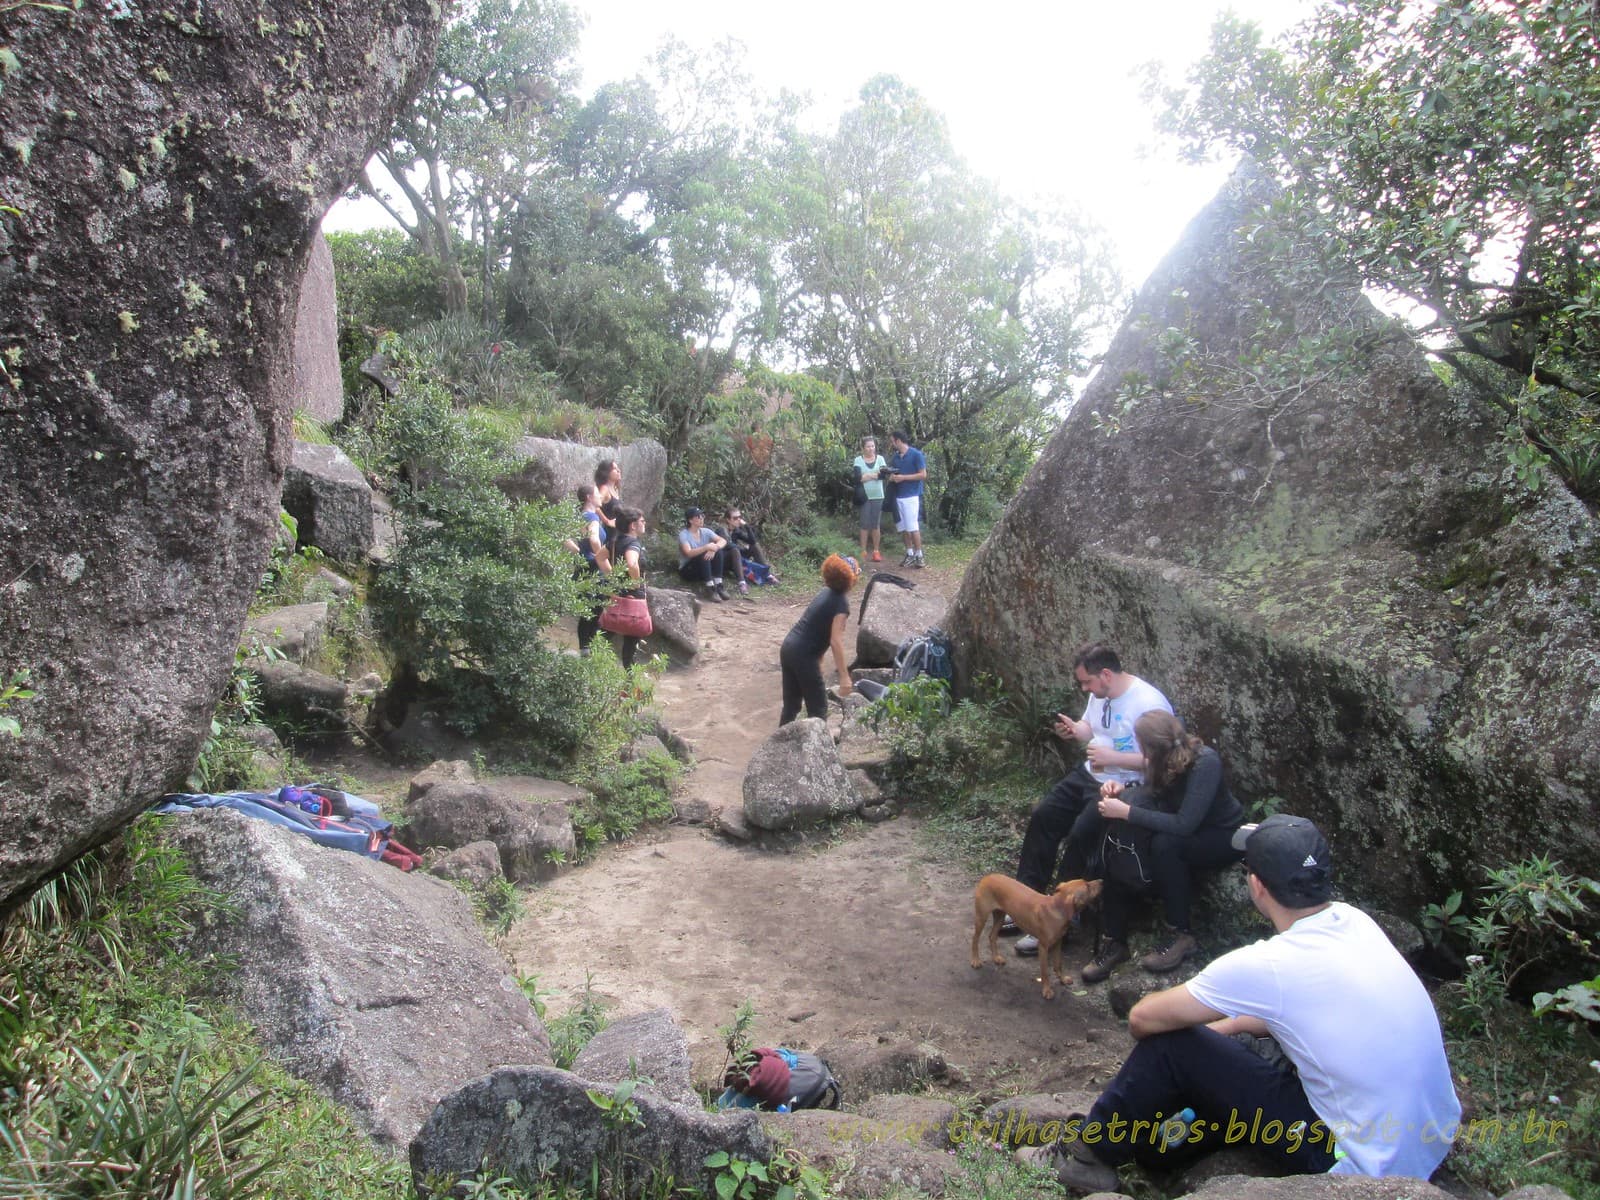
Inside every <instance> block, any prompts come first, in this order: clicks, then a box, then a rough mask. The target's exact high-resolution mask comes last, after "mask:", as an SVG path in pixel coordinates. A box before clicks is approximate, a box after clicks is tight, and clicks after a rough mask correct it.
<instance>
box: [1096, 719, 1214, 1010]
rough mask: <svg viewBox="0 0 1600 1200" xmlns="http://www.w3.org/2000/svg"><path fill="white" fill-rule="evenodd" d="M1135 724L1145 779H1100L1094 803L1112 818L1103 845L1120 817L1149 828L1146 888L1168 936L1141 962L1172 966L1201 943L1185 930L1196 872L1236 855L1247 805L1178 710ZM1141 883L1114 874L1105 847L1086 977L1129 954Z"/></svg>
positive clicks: (1151, 967) (1100, 974)
mask: <svg viewBox="0 0 1600 1200" xmlns="http://www.w3.org/2000/svg"><path fill="white" fill-rule="evenodd" d="M1133 731H1134V736H1135V737H1136V738H1137V739H1138V742H1139V749H1140V751H1141V752H1142V753H1143V754H1144V784H1143V786H1141V787H1137V788H1126V787H1125V786H1124V785H1123V784H1122V783H1121V782H1119V781H1118V780H1115V779H1111V780H1107V781H1106V782H1105V783H1102V784H1101V785H1100V803H1099V806H1098V807H1099V813H1100V816H1101V817H1102V818H1104V819H1105V820H1106V821H1108V822H1111V825H1110V826H1109V829H1108V833H1107V839H1106V844H1107V846H1110V844H1111V840H1112V837H1113V836H1114V834H1113V832H1112V831H1114V830H1115V829H1116V828H1117V826H1118V825H1119V824H1126V825H1128V826H1132V827H1134V830H1147V831H1149V837H1148V838H1147V839H1144V840H1143V841H1142V851H1141V855H1142V857H1143V859H1144V860H1145V861H1144V862H1143V864H1142V867H1143V869H1144V870H1147V871H1148V876H1147V878H1148V880H1149V887H1150V889H1151V890H1153V891H1154V892H1155V893H1156V895H1158V896H1160V897H1161V906H1162V912H1163V915H1164V916H1165V917H1166V920H1167V936H1166V938H1165V939H1164V941H1163V943H1162V945H1161V947H1160V948H1159V949H1157V950H1154V951H1152V952H1151V953H1149V954H1146V955H1145V956H1144V957H1143V958H1141V959H1140V960H1139V965H1140V966H1141V967H1143V968H1144V969H1145V970H1146V971H1150V972H1153V973H1157V974H1159V973H1161V972H1165V971H1174V970H1176V969H1177V968H1178V967H1180V966H1182V965H1183V962H1184V960H1185V959H1187V958H1188V957H1189V956H1190V955H1192V954H1195V953H1196V952H1197V951H1198V950H1199V948H1200V947H1199V945H1198V943H1196V942H1195V940H1194V936H1193V934H1191V933H1190V931H1189V906H1190V898H1191V895H1192V893H1193V890H1194V882H1193V876H1194V873H1195V872H1196V871H1211V870H1215V869H1216V868H1218V867H1222V866H1226V865H1228V864H1229V863H1233V862H1237V861H1238V859H1239V852H1238V851H1237V850H1235V849H1234V848H1233V834H1234V831H1235V830H1236V829H1238V828H1239V825H1240V823H1241V822H1243V821H1244V806H1243V805H1242V804H1240V803H1239V801H1238V800H1236V799H1235V798H1234V795H1233V793H1232V792H1231V791H1229V790H1228V781H1227V779H1225V778H1224V777H1223V773H1222V759H1221V757H1220V756H1219V755H1218V754H1217V752H1216V751H1215V750H1213V749H1212V748H1211V747H1210V746H1207V745H1206V744H1205V743H1204V742H1202V741H1201V740H1200V739H1199V738H1197V737H1195V736H1194V735H1193V734H1191V733H1189V732H1188V731H1187V730H1186V729H1184V727H1183V722H1182V721H1180V720H1178V718H1177V717H1175V716H1173V715H1172V714H1171V713H1169V712H1161V711H1160V710H1159V709H1157V710H1153V711H1151V712H1147V713H1145V714H1144V716H1142V717H1140V718H1139V719H1138V720H1137V721H1135V722H1134V726H1133ZM1134 830H1130V831H1129V832H1130V833H1132V832H1134ZM1145 851H1147V853H1144V852H1145ZM1141 890H1142V889H1141V888H1139V887H1137V886H1130V885H1129V883H1127V882H1126V881H1124V880H1123V879H1120V878H1118V873H1117V872H1116V871H1114V870H1113V869H1112V868H1111V864H1110V862H1109V853H1108V861H1107V869H1106V879H1105V891H1104V892H1103V893H1102V894H1101V899H1100V922H1101V930H1102V932H1103V933H1104V934H1105V941H1104V942H1103V943H1102V944H1101V947H1100V953H1099V954H1097V955H1096V956H1095V960H1094V962H1092V963H1090V964H1089V965H1088V966H1087V967H1085V968H1084V969H1083V981H1084V982H1085V983H1098V982H1099V981H1100V980H1102V979H1104V978H1105V977H1106V976H1108V975H1110V974H1111V969H1112V968H1113V967H1115V966H1116V965H1117V964H1118V963H1120V962H1124V961H1126V959H1127V957H1128V917H1129V915H1130V914H1131V912H1132V909H1133V906H1134V905H1135V904H1136V903H1137V901H1138V897H1139V894H1140V891H1141Z"/></svg>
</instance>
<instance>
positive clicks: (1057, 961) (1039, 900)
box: [972, 875, 1103, 1000]
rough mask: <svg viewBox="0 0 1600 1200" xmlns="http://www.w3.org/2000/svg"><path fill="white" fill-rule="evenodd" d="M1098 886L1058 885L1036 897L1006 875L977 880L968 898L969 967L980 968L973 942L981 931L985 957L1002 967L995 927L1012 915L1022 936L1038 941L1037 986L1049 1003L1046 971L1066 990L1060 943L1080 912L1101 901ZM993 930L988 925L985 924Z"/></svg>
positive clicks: (1089, 882)
mask: <svg viewBox="0 0 1600 1200" xmlns="http://www.w3.org/2000/svg"><path fill="white" fill-rule="evenodd" d="M1102 886H1103V885H1102V884H1101V882H1100V881H1099V880H1098V879H1069V880H1067V882H1066V883H1063V884H1058V885H1057V886H1056V890H1055V891H1054V892H1053V893H1051V894H1050V895H1048V896H1046V895H1041V894H1040V893H1038V892H1036V891H1034V890H1033V889H1032V888H1031V887H1029V886H1028V885H1027V884H1024V883H1018V882H1017V881H1016V880H1015V879H1012V878H1011V877H1010V876H1008V875H985V876H984V877H983V878H982V879H980V880H978V886H977V888H976V889H975V890H974V891H973V893H972V909H973V913H972V916H973V924H972V967H973V969H974V970H977V969H978V968H979V967H981V966H983V960H982V959H981V958H980V957H979V955H978V941H979V939H980V938H982V937H983V927H984V926H985V925H989V957H990V959H991V960H992V961H993V962H994V965H995V966H997V967H1003V966H1005V965H1006V960H1005V958H1004V957H1003V956H1002V955H1001V954H1000V926H1001V924H1002V923H1003V922H1004V921H1005V919H1006V914H1007V913H1010V914H1011V919H1012V920H1013V921H1015V922H1016V923H1017V925H1018V926H1019V927H1020V928H1021V929H1022V931H1023V932H1024V933H1031V934H1033V936H1034V937H1036V938H1038V939H1039V982H1040V983H1042V984H1043V985H1044V998H1045V999H1046V1000H1053V999H1054V998H1055V992H1054V991H1052V990H1051V988H1050V969H1051V967H1054V968H1055V972H1056V978H1057V979H1059V980H1061V982H1062V984H1064V985H1066V986H1069V987H1070V986H1071V984H1072V980H1071V979H1069V978H1068V977H1067V974H1066V973H1065V972H1064V971H1063V970H1062V969H1061V942H1062V939H1063V938H1065V937H1066V936H1067V927H1068V926H1069V925H1071V924H1072V919H1073V918H1074V917H1075V916H1077V915H1078V914H1079V913H1080V912H1083V911H1084V910H1085V909H1087V908H1090V907H1091V906H1093V905H1094V904H1096V903H1097V902H1098V901H1099V899H1100V889H1101V887H1102ZM991 921H992V922H993V924H990V922H991Z"/></svg>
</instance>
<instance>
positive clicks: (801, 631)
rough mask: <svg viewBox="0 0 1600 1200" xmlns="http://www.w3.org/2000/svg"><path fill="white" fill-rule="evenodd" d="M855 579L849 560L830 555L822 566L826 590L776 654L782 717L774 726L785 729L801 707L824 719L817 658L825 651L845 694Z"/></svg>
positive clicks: (855, 571) (824, 693)
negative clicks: (846, 644)
mask: <svg viewBox="0 0 1600 1200" xmlns="http://www.w3.org/2000/svg"><path fill="white" fill-rule="evenodd" d="M859 575H860V571H859V570H858V569H857V567H856V565H855V563H854V562H853V561H852V560H850V559H848V558H841V557H840V556H839V555H837V554H830V555H828V557H827V558H826V559H825V560H823V563H822V582H823V583H824V584H826V585H827V586H826V587H824V588H823V589H822V590H821V591H820V592H818V593H817V594H816V596H815V598H813V599H812V601H811V603H810V604H808V605H807V606H806V611H805V612H804V613H802V614H801V616H800V619H799V620H798V621H796V622H795V623H794V627H793V628H792V629H790V630H789V634H788V636H787V637H785V638H784V639H783V646H782V648H781V649H779V651H778V663H779V665H780V666H781V667H782V668H783V714H782V716H780V717H779V718H778V724H779V725H787V724H788V723H789V722H790V721H792V720H794V719H795V718H796V717H797V716H799V715H800V705H801V704H802V703H804V705H805V709H806V716H808V717H820V718H822V719H823V720H826V719H827V716H828V691H827V688H826V687H825V686H824V685H823V682H822V656H823V654H824V653H826V652H827V651H828V650H829V649H832V651H833V663H834V666H835V667H836V668H838V671H839V694H840V695H841V696H848V695H849V694H850V668H849V667H848V666H847V665H846V663H847V662H848V660H847V659H846V658H845V653H844V627H845V625H847V624H848V623H849V621H850V601H849V599H848V598H847V597H848V593H849V591H850V589H851V588H853V587H855V585H856V578H857V577H858V576H859Z"/></svg>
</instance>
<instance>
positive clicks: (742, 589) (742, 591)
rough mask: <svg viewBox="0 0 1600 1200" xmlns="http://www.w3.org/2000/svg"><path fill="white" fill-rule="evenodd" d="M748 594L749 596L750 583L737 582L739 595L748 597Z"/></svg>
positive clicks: (746, 581) (746, 580) (747, 581)
mask: <svg viewBox="0 0 1600 1200" xmlns="http://www.w3.org/2000/svg"><path fill="white" fill-rule="evenodd" d="M749 594H750V581H749V580H748V579H741V580H739V595H741V596H748V595H749Z"/></svg>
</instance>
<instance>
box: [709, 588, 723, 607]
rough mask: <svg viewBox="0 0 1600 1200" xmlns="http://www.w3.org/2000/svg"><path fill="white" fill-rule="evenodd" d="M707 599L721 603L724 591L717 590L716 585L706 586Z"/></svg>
mask: <svg viewBox="0 0 1600 1200" xmlns="http://www.w3.org/2000/svg"><path fill="white" fill-rule="evenodd" d="M706 599H707V600H709V601H711V603H713V604H721V603H722V593H721V592H719V591H717V589H716V588H714V587H708V588H706Z"/></svg>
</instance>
